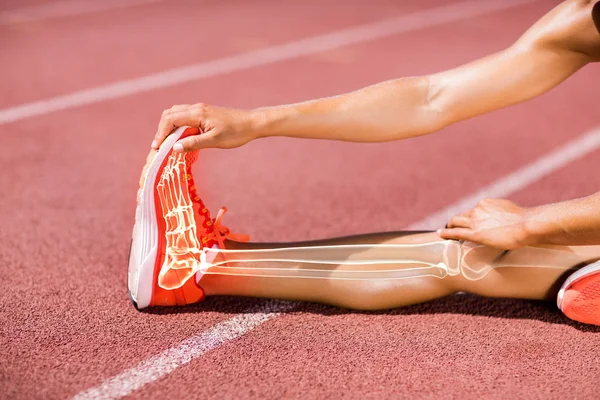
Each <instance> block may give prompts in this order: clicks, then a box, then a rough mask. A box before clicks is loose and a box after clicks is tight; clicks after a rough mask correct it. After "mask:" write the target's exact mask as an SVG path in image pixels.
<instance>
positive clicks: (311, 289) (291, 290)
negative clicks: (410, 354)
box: [201, 232, 600, 310]
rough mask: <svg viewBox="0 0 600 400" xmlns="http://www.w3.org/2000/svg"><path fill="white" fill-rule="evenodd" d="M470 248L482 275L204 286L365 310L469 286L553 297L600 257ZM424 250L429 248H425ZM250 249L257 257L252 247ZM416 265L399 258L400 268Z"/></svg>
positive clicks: (428, 238)
mask: <svg viewBox="0 0 600 400" xmlns="http://www.w3.org/2000/svg"><path fill="white" fill-rule="evenodd" d="M437 241H441V239H440V238H439V236H438V235H437V234H435V233H433V232H396V233H384V234H372V235H361V236H353V237H346V238H338V239H330V240H322V241H313V242H303V243H286V244H282V243H274V244H268V243H264V244H262V243H238V242H231V241H229V242H227V244H226V247H227V248H228V249H243V250H248V249H250V250H252V249H254V250H257V249H269V248H280V247H307V246H319V245H322V246H331V245H348V244H421V243H431V242H437ZM465 250H469V253H468V254H467V256H465V258H464V262H467V263H468V264H469V265H470V266H472V267H474V268H476V269H477V270H478V271H483V270H486V269H489V267H491V269H489V270H488V271H486V273H485V274H484V275H482V276H481V277H476V278H473V274H470V275H468V276H469V277H466V276H464V275H463V274H459V275H456V276H446V277H444V278H441V279H440V278H438V277H434V276H420V277H412V278H407V279H391V280H385V279H374V280H337V279H327V278H324V279H304V278H289V277H283V278H273V277H249V276H230V275H205V276H203V277H202V280H201V286H202V287H203V289H204V290H205V292H206V294H207V295H238V296H251V297H265V298H278V299H287V300H301V301H312V302H318V303H325V304H332V305H336V306H341V307H347V308H353V309H361V310H377V309H387V308H395V307H401V306H405V305H409V304H416V303H421V302H425V301H429V300H433V299H436V298H440V297H444V296H447V295H450V294H453V293H456V292H469V293H474V294H478V295H481V296H490V297H513V298H525V299H550V298H552V297H554V296H555V295H556V292H557V290H558V286H559V285H560V283H561V282H562V280H563V279H564V276H565V274H566V273H568V271H572V270H573V269H576V268H578V267H579V266H580V265H581V264H585V263H589V262H591V261H593V260H595V259H598V258H600V246H581V247H557V246H554V247H539V248H525V249H521V250H516V251H513V252H511V253H509V254H508V255H507V256H506V257H504V258H501V259H500V257H499V256H501V254H502V251H500V250H496V249H491V248H486V247H482V246H480V247H477V248H472V247H470V248H468V249H467V247H465ZM553 250H555V251H553ZM424 251H427V250H426V248H425V250H424ZM248 254H250V256H251V257H252V253H248ZM256 257H258V255H257V256H256ZM532 258H534V259H532ZM236 265H237V264H236ZM238 266H239V265H238ZM247 266H256V263H254V262H250V263H248V265H247ZM417 266H418V265H411V264H398V265H397V266H396V268H398V269H400V268H411V267H417ZM354 267H355V266H354ZM486 267H488V268H486ZM330 268H333V269H336V270H339V269H344V268H349V266H348V265H334V266H330ZM361 268H362V269H365V270H366V269H370V268H379V267H378V266H373V265H363V266H361ZM480 275H481V274H480Z"/></svg>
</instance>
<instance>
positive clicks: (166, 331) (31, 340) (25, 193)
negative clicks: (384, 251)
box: [0, 0, 600, 399]
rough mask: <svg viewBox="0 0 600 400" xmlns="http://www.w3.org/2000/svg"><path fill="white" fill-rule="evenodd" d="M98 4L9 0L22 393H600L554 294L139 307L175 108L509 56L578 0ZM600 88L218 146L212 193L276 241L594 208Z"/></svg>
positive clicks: (5, 330)
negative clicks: (333, 137) (570, 203)
mask: <svg viewBox="0 0 600 400" xmlns="http://www.w3.org/2000/svg"><path fill="white" fill-rule="evenodd" d="M75 3H77V4H76V5H74V4H75ZM92 3H93V4H92ZM95 4H96V3H94V2H81V1H80V2H74V1H71V0H68V1H67V0H59V1H56V2H53V3H47V2H43V1H41V0H26V1H16V0H5V1H3V2H1V4H0V55H1V56H2V57H1V58H2V62H1V63H0V80H1V85H0V87H2V90H1V92H2V95H1V96H0V137H1V141H2V149H1V150H0V188H2V190H0V204H1V205H2V206H1V207H0V222H1V223H0V243H1V246H0V282H1V284H0V285H1V289H2V290H0V360H1V362H0V393H2V394H1V396H0V397H2V398H10V399H63V398H70V397H74V396H75V397H77V398H81V399H85V398H121V397H124V396H128V397H129V398H161V397H167V396H168V397H177V398H182V397H183V398H261V399H263V398H271V399H280V398H300V397H301V398H303V399H323V398H332V399H335V398H345V399H348V398H411V399H412V398H465V399H469V398H473V399H475V398H487V399H506V398H528V399H529V398H535V399H559V398H567V397H568V398H577V399H586V398H588V399H589V398H596V397H597V382H598V379H599V378H600V364H599V363H598V362H597V354H596V353H597V349H600V329H599V328H597V327H592V326H588V325H583V324H579V323H575V322H573V321H570V320H569V319H567V318H565V317H564V316H563V315H562V314H561V313H560V312H559V311H558V310H557V308H556V305H555V304H553V303H552V302H548V303H543V302H534V301H522V300H503V299H486V298H479V297H475V296H471V295H456V296H451V297H447V298H444V299H441V300H438V301H434V302H432V303H427V304H422V305H418V306H413V307H408V308H402V309H397V310H392V311H388V312H353V311H348V310H344V309H337V308H333V307H328V306H321V305H315V304H299V303H286V302H277V301H267V300H258V299H246V298H229V297H215V298H212V297H209V298H207V299H206V300H205V301H204V302H203V303H201V304H198V305H193V306H190V307H185V308H175V309H152V310H150V311H147V312H139V311H137V310H135V309H134V308H133V307H132V306H131V303H130V301H129V299H128V297H127V289H126V274H127V255H128V251H129V243H130V237H131V229H132V226H133V219H134V210H135V195H136V188H137V182H138V178H139V172H140V168H141V166H142V165H143V164H144V160H145V156H146V154H147V152H148V148H149V145H150V142H151V140H152V136H153V134H154V132H155V130H156V125H157V123H158V119H159V116H160V113H161V112H162V110H163V109H165V108H168V107H170V106H171V105H173V104H183V103H194V102H198V101H203V102H206V103H209V104H217V105H222V106H230V107H242V108H251V107H258V106H264V105H270V104H278V103H283V102H294V101H301V100H305V99H310V98H315V97H320V96H327V95H333V94H337V93H342V92H347V91H350V90H354V89H357V88H360V87H362V86H365V85H368V84H372V83H375V82H378V81H382V80H386V79H391V78H395V77H400V76H410V75H417V74H427V73H431V72H435V71H439V70H442V69H445V68H450V67H453V66H456V65H459V64H461V63H464V62H467V61H470V60H472V59H474V58H477V57H481V56H483V55H486V54H489V53H491V52H494V51H497V50H500V49H502V48H504V47H505V46H508V45H510V44H511V43H512V42H513V41H514V40H515V39H516V38H517V37H518V36H519V35H520V34H521V33H522V32H523V31H524V30H525V29H526V28H527V27H528V26H529V25H530V24H531V23H533V21H535V20H536V19H537V18H539V17H540V16H541V15H543V14H544V13H546V12H547V11H548V10H549V9H550V8H552V7H553V6H554V5H555V4H556V2H555V1H546V0H538V1H536V0H529V1H516V0H507V1H502V2H497V1H492V0H479V1H467V2H459V1H456V0H453V1H450V0H441V1H440V0H436V1H433V0H418V1H417V0H406V1H387V0H374V1H370V2H368V5H367V4H366V3H365V2H364V1H359V0H347V1H344V6H343V7H340V6H339V4H338V2H337V1H334V0H322V1H316V0H307V1H275V0H255V1H251V2H250V1H248V2H246V1H239V0H231V1H226V2H219V1H203V2H198V1H192V0H170V1H167V0H164V1H147V2H144V1H133V0H132V1H128V2H123V3H120V2H112V1H107V2H106V3H103V6H102V7H99V6H96V5H95ZM15 15H21V18H20V19H19V18H17V17H15ZM598 81H600V71H599V70H598V67H597V66H589V67H586V68H584V69H582V70H581V71H579V72H578V73H577V74H576V75H575V76H574V77H572V78H571V79H569V80H568V81H566V82H565V83H563V84H562V85H561V86H559V87H558V88H556V89H555V90H553V91H552V92H550V93H548V94H547V95H545V96H543V97H541V98H538V99H536V100H533V101H531V102H528V103H526V104H521V105H519V106H516V107H511V108H509V109H506V110H502V111H499V112H495V113H492V114H489V115H486V116H483V117H479V118H476V119H473V120H471V121H467V122H463V123H460V124H458V125H455V126H453V127H450V128H448V129H445V130H444V131H443V132H441V133H438V134H434V135H430V136H426V137H420V138H415V139H412V140H407V141H401V142H395V143H385V144H373V145H361V144H350V143H335V142H328V141H294V140H288V139H265V140H261V141H256V142H253V143H250V144H249V145H247V146H243V147H241V148H238V149H233V150H227V151H221V150H207V151H204V152H203V153H202V157H201V159H200V161H199V162H198V164H197V168H198V170H197V172H196V173H195V178H196V180H197V183H198V185H201V187H203V188H208V190H207V192H206V193H202V196H203V200H205V202H206V205H207V206H208V207H209V208H210V210H211V211H212V212H216V211H217V209H218V207H220V206H221V205H227V207H228V208H229V212H228V214H227V224H228V226H231V227H235V229H236V230H237V231H239V232H244V233H248V234H250V235H251V236H252V239H253V240H255V241H293V240H308V239H317V238H324V237H333V236H341V235H348V234H355V233H365V232H376V231H389V230H399V229H404V228H410V229H435V228H439V227H441V226H443V224H444V223H445V222H446V221H445V220H446V218H447V217H449V216H450V215H452V214H454V213H456V212H458V211H462V208H464V207H466V206H468V205H473V204H472V203H473V202H475V201H477V200H479V199H481V198H482V197H484V196H492V197H506V198H510V199H512V200H514V201H517V202H519V203H520V204H523V205H535V204H541V203H547V202H554V201H560V200H566V199H568V198H573V197H577V196H583V195H587V194H590V193H593V192H595V191H597V190H598V183H597V182H598V180H597V178H596V172H597V171H598V170H600V151H599V150H598V147H599V146H600V144H599V143H600V141H599V140H598V137H599V136H600V128H599V126H600V120H599V119H598V109H597V101H595V99H596V97H597V96H596V95H595V94H594V92H593V85H590V82H598ZM207 166H210V168H205V167H207ZM199 171H202V172H199ZM205 171H210V172H205Z"/></svg>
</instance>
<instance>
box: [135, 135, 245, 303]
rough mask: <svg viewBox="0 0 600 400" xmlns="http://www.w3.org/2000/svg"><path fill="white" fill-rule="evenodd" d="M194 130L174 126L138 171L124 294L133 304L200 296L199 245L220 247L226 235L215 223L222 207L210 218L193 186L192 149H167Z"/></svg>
mask: <svg viewBox="0 0 600 400" xmlns="http://www.w3.org/2000/svg"><path fill="white" fill-rule="evenodd" d="M198 133H199V132H198V129H197V128H179V129H177V130H176V131H175V132H174V133H172V134H171V135H170V136H169V137H167V139H166V140H165V141H164V142H163V144H162V145H161V147H160V148H159V149H158V150H152V151H151V152H150V154H149V155H148V158H147V160H146V165H145V167H144V169H143V171H142V177H141V179H140V189H139V190H138V199H137V209H136V217H135V218H136V219H135V226H134V229H133V235H132V243H131V250H130V254H129V275H128V287H129V293H130V297H131V299H132V301H133V302H134V305H135V306H136V307H137V308H138V309H142V308H146V307H149V306H174V305H185V304H190V303H196V302H199V301H201V300H202V299H204V291H203V290H202V288H201V286H200V285H199V281H200V278H201V277H202V268H203V267H206V264H205V263H206V262H208V263H210V262H211V260H201V255H202V253H203V249H205V248H223V247H224V241H225V239H226V238H227V237H230V236H231V235H230V233H229V230H228V229H227V228H224V227H222V226H221V225H220V219H221V217H222V215H223V213H224V212H225V209H221V211H220V212H219V215H218V216H217V218H216V219H211V217H210V213H209V211H208V209H207V208H206V207H205V206H204V203H203V202H202V200H201V199H200V197H199V196H198V193H197V191H196V187H195V185H194V179H193V177H192V172H191V168H192V164H193V163H194V162H195V161H196V160H197V158H198V151H196V152H191V153H176V152H173V151H172V148H173V145H174V144H175V143H176V142H177V141H178V140H179V139H181V138H183V137H185V136H189V135H195V134H198ZM237 239H238V240H245V239H246V238H245V237H237ZM211 254H214V253H211Z"/></svg>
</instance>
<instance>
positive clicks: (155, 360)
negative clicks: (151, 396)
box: [74, 300, 298, 400]
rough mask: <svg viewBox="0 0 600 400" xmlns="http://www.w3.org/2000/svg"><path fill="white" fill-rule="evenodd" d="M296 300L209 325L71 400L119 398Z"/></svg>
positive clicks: (270, 304) (271, 303)
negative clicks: (206, 328)
mask: <svg viewBox="0 0 600 400" xmlns="http://www.w3.org/2000/svg"><path fill="white" fill-rule="evenodd" d="M297 304H298V303H293V302H283V301H276V300H270V301H267V302H265V303H264V304H263V305H261V306H260V307H259V309H257V310H255V311H252V310H249V312H248V313H247V314H246V313H244V314H239V315H236V316H235V317H233V318H231V319H229V320H226V321H223V322H221V323H218V324H216V325H215V326H213V327H212V328H210V329H208V330H206V331H204V332H202V333H200V334H199V335H197V336H193V337H191V338H189V339H186V340H184V341H183V342H181V343H180V344H179V345H177V346H176V347H172V348H170V349H167V350H165V351H163V352H162V353H160V354H157V355H155V356H153V357H151V358H149V359H147V360H146V361H142V362H141V363H140V364H138V365H137V366H136V367H134V368H131V369H128V370H125V371H123V372H121V373H120V374H119V375H116V376H113V377H112V378H110V379H108V380H106V381H104V383H102V384H101V385H99V386H96V387H93V388H91V389H88V390H86V391H84V392H81V393H79V394H77V395H75V397H74V399H77V400H84V399H118V398H121V397H124V396H127V395H128V394H130V393H132V392H133V391H135V390H137V389H140V388H141V387H143V386H144V385H146V384H148V383H151V382H154V381H155V380H157V379H160V378H162V377H163V376H165V375H168V374H170V373H171V372H173V371H174V370H175V369H177V368H179V367H181V366H183V365H186V364H188V363H189V362H190V361H192V360H193V359H195V358H198V357H200V356H202V355H203V354H205V353H206V352H208V351H211V350H213V349H214V348H216V347H219V346H220V345H222V344H224V343H227V342H230V341H232V340H234V339H236V338H238V337H240V336H242V335H244V334H246V333H247V332H249V331H251V330H253V329H254V328H256V327H258V326H260V325H261V324H263V323H265V322H267V321H268V320H270V319H273V318H275V317H277V316H278V315H279V313H282V312H286V311H290V310H292V309H293V308H294V307H296V306H297Z"/></svg>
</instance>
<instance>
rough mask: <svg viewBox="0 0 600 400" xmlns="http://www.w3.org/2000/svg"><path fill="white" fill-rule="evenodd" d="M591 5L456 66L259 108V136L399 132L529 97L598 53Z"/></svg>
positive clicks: (572, 8)
mask: <svg viewBox="0 0 600 400" xmlns="http://www.w3.org/2000/svg"><path fill="white" fill-rule="evenodd" d="M590 12H591V6H590V5H589V4H588V5H586V4H583V3H578V2H574V1H567V2H564V3H562V4H560V5H559V6H557V7H556V8H555V9H553V10H552V11H551V12H549V13H548V14H547V15H545V16H544V17H543V18H542V19H540V20H539V21H538V22H537V23H536V24H534V25H533V26H532V27H531V28H530V29H529V30H528V31H527V32H525V33H524V34H523V35H522V36H521V38H519V40H517V41H516V42H515V43H514V44H513V45H512V46H510V47H508V48H506V49H504V50H502V51H499V52H496V53H494V54H491V55H489V56H487V57H483V58H481V59H479V60H475V61H473V62H471V63H468V64H465V65H462V66H459V67H457V68H453V69H450V70H447V71H443V72H440V73H437V74H433V75H429V76H422V77H408V78H401V79H397V80H391V81H387V82H382V83H380V84H377V85H373V86H369V87H367V88H364V89H361V90H357V91H355V92H352V93H347V94H344V95H340V96H336V97H330V98H325V99H319V100H313V101H309V102H305V103H299V104H292V105H286V106H280V107H267V108H262V109H258V110H254V112H253V116H254V119H253V120H254V121H255V124H254V128H255V129H254V136H256V137H266V136H287V137H296V138H317V139H335V140H346V141H355V142H381V141H390V140H398V139H405V138H409V137H413V136H419V135H424V134H428V133H432V132H435V131H437V130H439V129H441V128H443V127H445V126H448V125H451V124H454V123H456V122H458V121H462V120H465V119H468V118H472V117H475V116H477V115H481V114H484V113H488V112H490V111H493V110H497V109H500V108H504V107H507V106H510V105H513V104H517V103H520V102H523V101H526V100H528V99H531V98H533V97H536V96H538V95H540V94H542V93H544V92H547V91H548V90H550V89H551V88H553V87H555V86H556V85H558V84H559V83H560V82H562V81H564V80H565V79H567V78H568V77H569V76H571V75H572V74H573V73H575V72H576V71H577V70H578V69H580V68H581V67H583V66H584V65H586V64H587V63H588V62H591V61H594V60H596V58H597V57H596V56H595V53H594V54H592V53H593V51H592V50H594V49H596V47H597V44H598V43H597V42H598V40H597V36H598V35H597V31H596V30H595V27H594V26H593V22H592V20H591V18H590ZM594 51H595V50H594ZM599 57H600V56H599Z"/></svg>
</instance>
